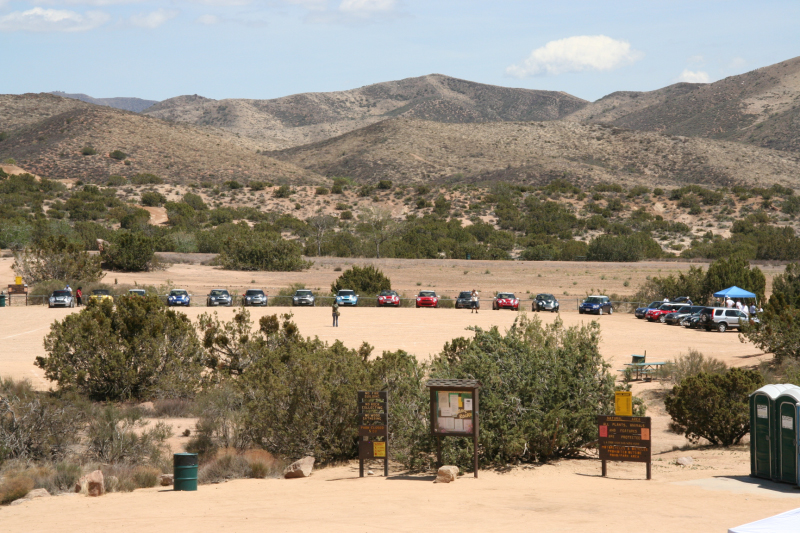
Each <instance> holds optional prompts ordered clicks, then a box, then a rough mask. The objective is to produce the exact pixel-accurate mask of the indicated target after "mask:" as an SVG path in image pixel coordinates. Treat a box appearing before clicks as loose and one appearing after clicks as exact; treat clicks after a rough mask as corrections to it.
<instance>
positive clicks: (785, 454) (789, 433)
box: [778, 402, 797, 483]
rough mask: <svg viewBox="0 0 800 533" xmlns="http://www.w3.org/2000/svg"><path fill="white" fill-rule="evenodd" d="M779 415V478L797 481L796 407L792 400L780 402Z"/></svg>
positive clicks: (792, 481) (785, 480) (790, 481)
mask: <svg viewBox="0 0 800 533" xmlns="http://www.w3.org/2000/svg"><path fill="white" fill-rule="evenodd" d="M778 414H779V417H780V427H779V440H778V445H779V446H780V455H779V457H780V461H781V466H780V479H781V481H784V482H786V483H797V407H796V406H795V404H794V403H792V402H781V404H780V406H779V407H778Z"/></svg>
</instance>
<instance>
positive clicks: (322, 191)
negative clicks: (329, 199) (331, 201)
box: [314, 187, 330, 196]
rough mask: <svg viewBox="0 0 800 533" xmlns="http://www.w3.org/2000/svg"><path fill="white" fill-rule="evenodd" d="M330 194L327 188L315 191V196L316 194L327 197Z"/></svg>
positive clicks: (319, 188) (318, 188)
mask: <svg viewBox="0 0 800 533" xmlns="http://www.w3.org/2000/svg"><path fill="white" fill-rule="evenodd" d="M328 193H330V191H329V190H328V189H326V188H325V187H317V190H316V191H314V194H316V195H317V196H325V195H326V194H328Z"/></svg>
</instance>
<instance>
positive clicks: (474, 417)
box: [472, 389, 480, 478]
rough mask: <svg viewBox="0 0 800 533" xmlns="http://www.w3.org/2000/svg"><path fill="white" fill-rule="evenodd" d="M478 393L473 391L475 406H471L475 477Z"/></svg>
mask: <svg viewBox="0 0 800 533" xmlns="http://www.w3.org/2000/svg"><path fill="white" fill-rule="evenodd" d="M479 394H480V393H479V392H478V389H475V394H474V396H475V405H473V406H472V454H473V457H472V462H473V465H472V467H473V468H474V469H475V477H476V478H477V477H478V430H479V428H480V423H479V422H478V418H479V416H480V415H479V414H478V413H479V409H480V399H479V397H478V396H479Z"/></svg>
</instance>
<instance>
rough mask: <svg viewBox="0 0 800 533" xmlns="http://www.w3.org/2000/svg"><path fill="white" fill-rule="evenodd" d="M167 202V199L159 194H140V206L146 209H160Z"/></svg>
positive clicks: (151, 192) (149, 192)
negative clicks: (146, 207) (144, 206)
mask: <svg viewBox="0 0 800 533" xmlns="http://www.w3.org/2000/svg"><path fill="white" fill-rule="evenodd" d="M166 202H167V197H166V196H164V195H163V194H161V193H160V192H155V191H148V192H144V193H142V205H146V206H148V207H161V206H162V205H164V204H165V203H166Z"/></svg>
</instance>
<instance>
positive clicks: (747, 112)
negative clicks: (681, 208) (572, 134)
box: [568, 57, 800, 152]
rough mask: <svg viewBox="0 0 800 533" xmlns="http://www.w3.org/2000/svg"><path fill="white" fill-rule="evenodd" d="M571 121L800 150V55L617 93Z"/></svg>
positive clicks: (586, 108)
mask: <svg viewBox="0 0 800 533" xmlns="http://www.w3.org/2000/svg"><path fill="white" fill-rule="evenodd" d="M568 120H585V121H590V122H603V123H608V124H612V125H615V126H621V127H625V128H631V129H637V130H645V131H658V132H663V133H670V134H673V135H690V136H699V137H708V138H711V139H725V140H735V141H740V142H746V143H749V144H755V145H758V146H764V147H767V148H775V149H778V150H788V151H794V152H800V57H796V58H794V59H790V60H788V61H783V62H781V63H777V64H775V65H770V66H768V67H764V68H760V69H757V70H753V71H751V72H747V73H745V74H741V75H739V76H731V77H728V78H725V79H723V80H720V81H717V82H714V83H710V84H690V83H679V84H676V85H671V86H669V87H666V88H664V89H659V90H657V91H651V92H617V93H612V94H610V95H608V96H606V97H604V98H601V99H600V100H598V101H596V102H594V103H592V104H589V105H588V106H585V107H583V108H582V109H580V110H578V111H577V112H575V113H573V114H572V115H571V116H570V117H569V118H568Z"/></svg>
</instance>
